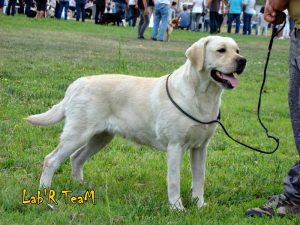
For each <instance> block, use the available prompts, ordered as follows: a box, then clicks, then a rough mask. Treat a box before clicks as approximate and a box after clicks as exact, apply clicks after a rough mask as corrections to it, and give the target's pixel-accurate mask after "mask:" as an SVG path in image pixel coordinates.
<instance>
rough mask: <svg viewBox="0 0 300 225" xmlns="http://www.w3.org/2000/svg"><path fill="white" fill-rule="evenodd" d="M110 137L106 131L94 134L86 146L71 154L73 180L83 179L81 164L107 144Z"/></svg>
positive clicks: (111, 136)
mask: <svg viewBox="0 0 300 225" xmlns="http://www.w3.org/2000/svg"><path fill="white" fill-rule="evenodd" d="M112 138H113V135H111V134H108V133H100V134H96V135H94V136H93V137H92V138H91V139H90V140H89V142H88V143H87V145H86V146H84V147H82V148H80V149H78V150H77V151H76V152H74V153H73V154H72V155H71V157H70V160H71V164H72V177H73V178H74V179H75V180H80V181H81V180H83V166H84V163H85V162H86V160H88V159H89V158H90V157H91V156H93V155H94V154H96V153H97V152H98V151H99V150H101V149H102V148H103V147H104V146H105V145H107V144H108V143H109V142H110V141H111V140H112Z"/></svg>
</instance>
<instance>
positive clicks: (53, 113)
mask: <svg viewBox="0 0 300 225" xmlns="http://www.w3.org/2000/svg"><path fill="white" fill-rule="evenodd" d="M64 117H65V109H64V100H62V101H61V102H60V103H58V104H57V105H54V106H52V108H51V109H49V110H48V111H47V112H44V113H41V114H36V115H31V116H29V117H27V118H26V120H27V122H28V123H31V124H33V125H38V126H48V125H51V124H55V123H57V122H59V121H61V120H62V119H63V118H64Z"/></svg>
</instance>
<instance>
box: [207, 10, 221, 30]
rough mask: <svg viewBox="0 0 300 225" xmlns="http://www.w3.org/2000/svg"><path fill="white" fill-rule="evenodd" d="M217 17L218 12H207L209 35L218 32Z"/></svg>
mask: <svg viewBox="0 0 300 225" xmlns="http://www.w3.org/2000/svg"><path fill="white" fill-rule="evenodd" d="M218 15H219V13H218V12H209V26H210V33H211V34H214V33H217V32H218Z"/></svg>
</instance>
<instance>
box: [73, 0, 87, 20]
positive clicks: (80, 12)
mask: <svg viewBox="0 0 300 225" xmlns="http://www.w3.org/2000/svg"><path fill="white" fill-rule="evenodd" d="M75 1H76V21H79V20H80V16H81V21H82V22H84V21H85V4H86V0H75Z"/></svg>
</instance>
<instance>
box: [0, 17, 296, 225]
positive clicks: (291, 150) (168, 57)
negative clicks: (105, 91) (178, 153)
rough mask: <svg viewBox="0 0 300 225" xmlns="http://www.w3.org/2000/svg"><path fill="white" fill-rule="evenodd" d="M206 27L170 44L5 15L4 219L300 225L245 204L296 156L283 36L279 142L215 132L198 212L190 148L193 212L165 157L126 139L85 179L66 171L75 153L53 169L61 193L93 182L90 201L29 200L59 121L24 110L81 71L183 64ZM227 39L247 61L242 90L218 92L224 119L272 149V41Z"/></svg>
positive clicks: (0, 148) (167, 68) (267, 191)
mask: <svg viewBox="0 0 300 225" xmlns="http://www.w3.org/2000/svg"><path fill="white" fill-rule="evenodd" d="M150 32H151V30H150V29H148V30H147V32H146V34H145V36H146V37H148V38H149V37H150ZM206 35H208V34H207V33H201V32H200V33H194V32H187V31H177V30H175V31H174V32H173V36H172V41H171V42H169V43H161V42H152V41H150V40H145V41H139V40H137V39H136V36H137V30H136V29H131V28H129V27H125V28H124V27H114V26H96V25H94V24H93V23H88V22H86V23H76V22H75V21H67V22H66V21H58V20H54V19H53V20H52V19H47V20H35V19H28V18H25V17H22V16H15V17H6V16H3V15H0V134H1V135H0V170H1V173H0V176H1V177H0V224H9V225H10V224H209V225H211V224H222V225H223V224H228V225H229V224H230V225H232V224H276V225H278V224H280V225H281V224H300V217H286V218H279V217H275V218H273V219H271V220H270V219H269V218H246V217H245V216H244V213H245V210H246V209H247V208H249V207H254V206H258V205H260V204H262V203H264V202H265V201H266V199H267V198H268V197H270V196H271V195H273V194H276V193H280V192H281V191H282V182H283V178H284V177H285V175H286V173H287V171H288V170H289V168H290V166H291V165H292V164H293V163H294V162H296V161H297V160H298V156H297V152H296V150H295V147H294V142H293V138H292V132H291V125H290V121H289V111H288V105H287V86H288V66H287V62H288V48H289V42H288V41H287V40H283V41H282V40H278V41H276V42H275V43H274V49H273V52H272V57H271V61H270V69H269V72H268V81H267V85H266V89H265V92H264V96H263V107H262V108H263V109H262V117H263V120H264V121H265V122H266V125H267V127H269V129H270V130H271V131H272V133H274V134H276V135H278V136H279V137H280V138H281V139H280V140H281V145H280V149H279V151H278V152H277V153H276V154H274V155H261V154H258V153H253V152H251V151H249V150H247V149H244V148H243V147H241V146H238V145H236V144H234V143H233V142H231V141H230V140H229V139H228V138H227V137H226V136H225V135H224V134H223V133H222V131H221V129H218V130H217V132H216V135H215V136H214V137H213V139H212V141H211V144H210V146H209V149H208V159H207V163H206V164H207V173H206V185H205V198H206V202H207V203H208V206H207V207H206V208H204V209H197V207H196V206H195V204H194V203H193V202H192V201H191V192H190V186H191V174H190V165H189V154H186V155H185V157H184V163H183V165H182V183H181V193H182V197H183V203H184V205H185V207H186V209H187V211H186V212H184V213H178V212H172V211H170V210H169V208H168V204H167V184H166V156H165V154H164V153H162V152H158V151H153V150H152V149H149V148H147V147H144V146H138V145H135V144H133V143H131V142H128V141H126V140H124V139H121V138H115V139H114V140H113V142H112V143H111V144H110V145H109V146H107V147H106V148H105V149H104V150H103V151H102V152H101V153H99V154H97V155H96V156H94V157H93V158H92V159H91V160H90V161H89V162H88V163H87V164H86V166H85V169H84V176H85V183H84V184H80V183H78V182H75V181H73V180H72V179H71V178H70V172H71V169H70V164H69V161H67V162H66V163H64V164H63V165H62V166H61V167H60V169H59V170H58V171H57V173H56V174H55V176H54V179H53V183H52V185H53V188H55V190H56V191H57V192H59V191H61V190H64V189H68V190H72V191H73V193H72V194H75V195H79V194H82V193H84V191H85V190H88V189H94V190H95V195H96V204H95V205H93V204H92V203H91V202H87V203H85V204H82V205H78V204H77V205H73V204H65V202H64V198H63V196H61V195H59V196H58V201H59V202H58V203H59V204H58V206H57V207H56V209H55V210H50V209H49V208H47V207H46V206H44V205H42V206H39V207H38V206H36V205H24V204H22V193H21V191H22V189H23V188H26V190H27V192H28V195H33V194H36V193H37V189H38V183H39V177H40V174H41V170H42V163H43V159H44V157H45V156H46V154H48V153H49V152H50V151H52V150H53V149H54V148H55V146H56V145H57V143H58V139H59V134H60V132H61V130H62V127H63V123H59V124H58V125H55V126H51V127H44V128H40V127H33V126H30V125H29V124H27V123H25V121H24V120H23V118H24V117H26V116H28V115H30V114H34V113H39V112H43V111H45V110H46V109H48V108H49V107H50V106H52V105H53V104H55V103H57V102H58V101H59V100H60V99H62V97H63V95H64V92H65V90H66V87H67V86H68V85H69V84H70V83H71V82H72V81H74V80H75V79H76V78H78V77H81V76H86V75H92V74H102V73H124V74H132V75H137V76H161V75H165V74H169V73H171V72H172V71H173V70H174V69H176V68H177V67H178V66H180V65H181V64H183V63H184V62H185V60H186V59H185V55H184V53H185V50H186V49H187V48H188V47H189V46H190V45H191V44H192V43H193V42H195V41H196V40H198V39H199V38H200V37H203V36H206ZM222 35H224V36H227V34H222ZM232 37H233V38H235V40H236V41H237V42H238V44H239V46H240V48H241V54H242V55H244V56H245V57H246V58H247V59H248V67H247V70H246V72H245V73H244V74H243V75H242V76H241V77H240V81H241V84H240V87H239V88H237V89H236V90H233V91H228V92H225V93H224V95H223V102H222V109H221V110H222V121H224V123H225V125H226V126H227V127H228V129H229V130H230V132H231V133H232V134H233V135H234V136H235V137H237V138H239V139H240V140H242V141H244V142H247V143H250V144H251V145H254V146H257V147H261V148H266V149H267V150H271V149H272V147H273V145H274V143H273V142H271V141H268V140H266V138H265V136H264V133H263V131H262V129H261V128H260V127H259V125H258V122H257V119H256V105H257V100H258V91H259V88H260V82H261V80H262V71H263V66H264V62H265V57H266V49H267V46H268V39H267V38H264V37H255V36H251V37H245V36H242V35H237V36H234V35H232ZM174 110H176V109H174Z"/></svg>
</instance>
